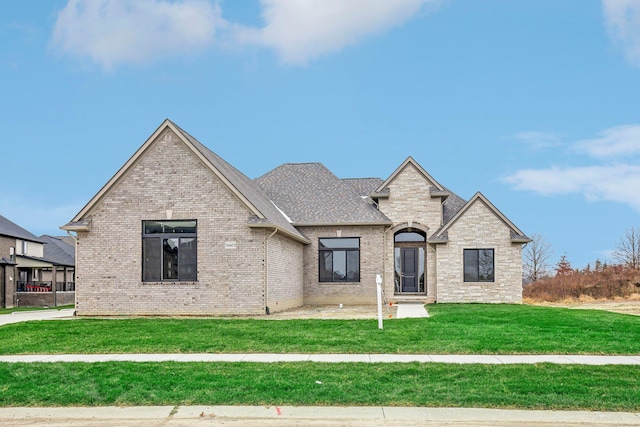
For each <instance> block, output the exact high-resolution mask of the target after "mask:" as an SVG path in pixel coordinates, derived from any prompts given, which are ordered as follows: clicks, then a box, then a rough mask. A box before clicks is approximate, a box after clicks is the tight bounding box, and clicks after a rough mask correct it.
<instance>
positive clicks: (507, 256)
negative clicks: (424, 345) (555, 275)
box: [437, 200, 522, 303]
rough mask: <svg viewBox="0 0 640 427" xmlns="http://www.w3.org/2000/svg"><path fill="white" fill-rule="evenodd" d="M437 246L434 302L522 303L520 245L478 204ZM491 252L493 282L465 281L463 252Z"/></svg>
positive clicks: (488, 210)
mask: <svg viewBox="0 0 640 427" xmlns="http://www.w3.org/2000/svg"><path fill="white" fill-rule="evenodd" d="M448 235H449V241H448V243H446V244H440V245H438V246H437V269H438V271H437V273H438V279H437V280H438V284H437V301H438V302H480V303H521V302H522V245H521V244H517V243H511V235H510V229H509V227H508V226H507V225H506V224H505V223H504V222H502V221H501V220H500V218H498V217H497V216H496V215H495V214H494V213H493V212H492V211H491V210H490V209H489V208H488V207H487V206H486V205H485V204H484V203H483V202H482V201H481V200H477V201H476V202H475V203H474V204H473V205H472V206H471V207H470V208H469V209H468V210H467V211H466V212H465V213H464V215H463V216H461V217H460V218H459V219H458V220H457V221H456V222H455V223H454V224H453V225H452V226H451V227H450V228H449V230H448ZM491 248H493V249H494V274H495V281H494V282H489V283H487V282H478V283H476V282H474V283H469V282H465V281H464V265H463V263H464V261H463V249H491Z"/></svg>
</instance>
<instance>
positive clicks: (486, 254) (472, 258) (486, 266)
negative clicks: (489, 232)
mask: <svg viewBox="0 0 640 427" xmlns="http://www.w3.org/2000/svg"><path fill="white" fill-rule="evenodd" d="M464 281H465V282H493V281H494V260H493V249H465V250H464Z"/></svg>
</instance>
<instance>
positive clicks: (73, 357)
mask: <svg viewBox="0 0 640 427" xmlns="http://www.w3.org/2000/svg"><path fill="white" fill-rule="evenodd" d="M2 362H8V363H18V362H26V363H36V362H38V363H56V362H84V363H99V362H254V363H278V362H326V363H410V362H418V363H453V364H482V365H513V364H535V363H554V364H560V365H571V364H574V365H640V356H590V355H484V354H476V355H473V354H301V353H282V354H281V353H237V354H235V353H231V354H230V353H225V354H216V353H194V354H57V355H54V354H31V355H12V356H0V363H2Z"/></svg>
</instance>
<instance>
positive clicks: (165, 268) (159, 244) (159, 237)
mask: <svg viewBox="0 0 640 427" xmlns="http://www.w3.org/2000/svg"><path fill="white" fill-rule="evenodd" d="M197 243H198V239H197V222H196V221H195V220H180V221H142V280H143V281H145V282H160V281H171V282H185V281H187V282H193V281H196V280H197V267H198V265H197V258H198V251H197Z"/></svg>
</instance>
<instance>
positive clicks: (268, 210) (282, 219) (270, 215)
mask: <svg viewBox="0 0 640 427" xmlns="http://www.w3.org/2000/svg"><path fill="white" fill-rule="evenodd" d="M171 123H172V124H173V126H175V128H176V129H177V130H178V131H180V132H181V133H182V136H184V137H185V138H186V139H188V140H189V142H191V144H193V146H194V147H195V148H196V149H197V150H198V151H200V153H202V155H203V156H205V157H206V158H207V160H208V161H209V162H211V164H212V165H213V166H214V167H215V168H216V169H218V170H219V171H220V172H221V173H222V174H223V175H224V176H225V177H226V178H227V179H228V180H229V182H230V184H231V185H233V186H234V187H235V188H236V190H237V191H238V192H239V193H241V194H242V195H243V196H244V197H246V198H247V199H248V200H249V202H250V203H251V204H252V205H253V206H255V208H256V209H258V211H260V213H261V214H262V216H263V217H262V218H260V217H258V216H256V217H255V218H250V219H249V223H250V224H253V225H261V224H262V225H269V224H272V225H275V226H277V227H279V228H280V229H282V230H284V231H287V232H288V233H290V234H292V235H294V236H297V237H298V238H299V239H301V240H305V241H306V240H307V238H306V237H304V236H303V235H302V234H301V233H300V232H299V231H298V230H296V229H295V227H293V226H292V225H291V224H290V222H289V219H288V218H287V217H286V216H285V215H283V213H282V212H281V211H280V209H278V207H277V206H275V205H274V204H273V202H272V201H271V200H269V199H268V198H267V197H266V196H265V194H264V193H263V192H262V191H261V190H260V188H259V186H258V185H257V184H256V183H255V182H254V181H253V180H251V179H249V178H248V177H247V176H246V175H244V174H243V173H242V172H240V171H239V170H238V169H236V168H234V167H233V166H231V165H230V164H229V163H227V162H226V161H225V160H223V159H222V158H221V157H220V156H218V155H217V154H216V153H214V152H213V151H211V150H210V149H208V148H207V147H205V146H204V145H203V144H202V143H200V141H198V140H197V139H195V138H194V137H192V136H191V135H189V134H188V133H187V132H186V131H184V130H183V129H182V128H180V127H179V126H177V125H176V124H175V123H173V122H171Z"/></svg>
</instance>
